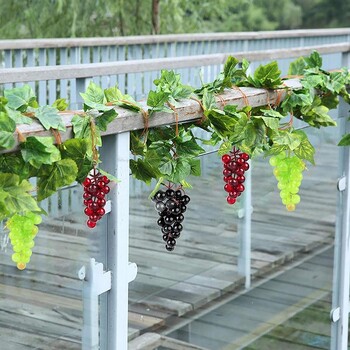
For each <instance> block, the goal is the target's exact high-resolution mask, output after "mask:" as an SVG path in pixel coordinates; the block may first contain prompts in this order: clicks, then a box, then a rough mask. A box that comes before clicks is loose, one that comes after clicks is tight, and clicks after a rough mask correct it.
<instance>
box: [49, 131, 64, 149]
mask: <svg viewBox="0 0 350 350" xmlns="http://www.w3.org/2000/svg"><path fill="white" fill-rule="evenodd" d="M50 130H51V132H52V134H53V136H54V138H55V141H56V144H57V145H61V144H62V138H61V134H60V132H59V131H58V130H57V129H53V128H51V129H50Z"/></svg>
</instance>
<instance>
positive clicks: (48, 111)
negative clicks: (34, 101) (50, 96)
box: [35, 106, 66, 131]
mask: <svg viewBox="0 0 350 350" xmlns="http://www.w3.org/2000/svg"><path fill="white" fill-rule="evenodd" d="M35 117H36V118H37V119H38V120H39V121H40V123H41V124H42V126H43V127H44V128H45V129H46V130H49V129H50V128H53V129H57V130H60V131H66V127H65V125H64V123H63V121H62V118H61V116H60V115H59V114H58V109H56V108H55V107H51V106H42V107H39V108H38V109H36V110H35Z"/></svg>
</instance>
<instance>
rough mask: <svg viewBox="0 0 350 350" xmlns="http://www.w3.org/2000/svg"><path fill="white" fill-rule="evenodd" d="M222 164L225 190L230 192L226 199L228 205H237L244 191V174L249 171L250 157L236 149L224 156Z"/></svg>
mask: <svg viewBox="0 0 350 350" xmlns="http://www.w3.org/2000/svg"><path fill="white" fill-rule="evenodd" d="M221 159H222V162H223V163H224V170H223V172H222V173H223V175H224V181H225V183H226V184H225V186H224V190H225V191H226V192H228V196H227V198H226V200H227V203H228V204H235V203H236V198H237V197H239V196H240V195H241V194H242V192H243V191H244V189H245V188H244V185H243V183H244V181H245V176H244V173H245V172H246V171H247V170H248V169H249V163H248V160H249V155H248V154H247V153H244V152H241V151H240V150H239V149H236V148H235V147H234V148H233V150H232V151H231V152H230V154H224V155H223V156H222V158H221Z"/></svg>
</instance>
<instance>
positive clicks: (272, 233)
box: [130, 128, 338, 350]
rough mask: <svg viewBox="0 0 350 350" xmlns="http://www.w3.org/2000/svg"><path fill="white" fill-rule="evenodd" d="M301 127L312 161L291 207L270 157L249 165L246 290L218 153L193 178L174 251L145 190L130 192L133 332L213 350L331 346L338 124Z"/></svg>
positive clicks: (234, 210)
mask: <svg viewBox="0 0 350 350" xmlns="http://www.w3.org/2000/svg"><path fill="white" fill-rule="evenodd" d="M307 132H308V133H309V136H310V138H311V139H312V142H313V143H314V145H315V146H316V148H317V152H316V164H317V165H316V166H315V167H314V166H311V165H310V166H308V169H307V170H306V171H305V172H304V180H303V184H302V187H301V189H300V195H301V203H300V204H298V205H297V209H296V211H295V212H292V213H291V212H288V211H287V210H286V209H285V207H284V206H283V205H282V203H281V200H280V197H279V191H278V189H277V186H276V184H277V183H276V180H275V179H274V177H273V175H272V168H271V166H270V165H269V164H268V161H267V160H266V159H257V160H255V161H254V162H253V172H252V182H253V185H252V197H253V207H254V211H253V214H252V250H251V254H252V287H251V288H250V289H249V290H245V289H244V276H241V275H240V274H239V272H238V268H237V262H238V256H239V254H240V253H241V251H240V249H241V247H240V243H239V242H240V234H243V232H244V227H243V226H242V225H243V220H241V219H239V218H238V217H240V215H241V212H240V206H239V205H238V206H234V207H230V206H228V205H227V204H226V200H225V192H224V191H223V181H222V178H221V171H222V165H221V161H220V159H219V158H218V156H217V155H216V154H211V155H208V156H205V157H204V159H203V174H202V176H201V177H200V178H196V179H193V181H192V185H193V189H192V190H189V191H188V193H189V195H190V196H191V198H192V199H191V202H190V203H189V205H188V211H187V212H186V213H185V214H186V215H185V220H184V231H183V233H182V234H181V237H180V238H179V239H178V243H177V245H176V248H175V250H174V251H173V252H171V253H169V252H166V251H165V250H164V244H163V242H162V237H161V233H160V230H159V227H157V224H156V220H157V217H158V216H157V215H158V214H157V213H156V211H154V209H153V208H152V207H153V204H152V202H150V201H149V200H148V199H147V194H148V193H149V191H150V190H149V189H148V188H145V189H142V191H141V189H140V190H139V191H138V193H139V194H138V195H134V196H133V198H132V201H131V234H130V247H131V248H130V255H131V256H130V260H131V261H133V262H136V263H137V264H138V266H139V274H138V276H137V278H136V280H135V281H134V282H132V283H131V284H130V312H131V315H132V316H131V318H130V327H131V329H133V330H134V333H133V337H135V336H137V335H139V334H141V333H145V332H147V331H154V330H156V331H157V330H158V332H160V333H161V334H163V335H164V336H166V337H170V338H173V339H174V340H175V339H176V340H181V341H184V342H186V343H188V344H192V345H196V346H198V347H203V348H205V349H213V350H219V349H225V350H226V349H227V350H228V349H249V350H252V349H259V350H261V349H268V348H269V349H270V350H273V349H282V348H283V349H293V350H294V349H296V350H299V349H314V348H315V349H319V348H324V349H329V344H330V321H329V312H330V310H331V288H332V272H333V240H334V223H335V203H336V195H337V192H336V186H335V184H336V179H337V160H338V148H337V147H336V146H335V145H334V141H333V140H336V139H337V138H336V136H335V135H336V132H337V130H336V128H335V130H334V132H333V131H328V132H326V131H325V132H320V130H317V131H313V130H307ZM320 135H321V136H320ZM141 193H142V194H141ZM241 205H242V204H241ZM237 214H238V215H237ZM188 346H189V345H188ZM170 348H171V347H170ZM184 348H186V347H184Z"/></svg>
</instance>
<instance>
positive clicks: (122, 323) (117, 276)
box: [0, 43, 350, 350]
mask: <svg viewBox="0 0 350 350" xmlns="http://www.w3.org/2000/svg"><path fill="white" fill-rule="evenodd" d="M327 47H328V48H327ZM327 47H318V48H320V49H321V50H324V51H323V53H324V54H327V53H334V52H339V53H341V55H342V63H343V65H345V66H349V65H350V62H349V44H348V43H343V44H340V45H338V46H330V45H329V46H327ZM305 50H308V52H307V53H309V52H310V48H307V49H305ZM337 50H338V51H337ZM282 52H283V54H282ZM249 54H250V53H245V57H248V58H249ZM270 54H271V55H276V56H275V58H277V57H278V54H281V57H283V58H286V57H295V56H299V55H301V54H306V52H303V51H301V50H300V49H298V50H292V49H289V50H282V51H278V50H276V51H273V52H270ZM253 55H255V53H253V54H252V56H251V57H254V56H253ZM256 55H257V56H256V58H257V59H259V60H262V59H267V58H268V57H267V56H266V55H265V56H264V53H263V52H260V53H259V54H256ZM282 55H283V56H282ZM207 58H208V57H207ZM185 59H187V58H185ZM215 59H217V60H218V62H220V63H221V62H222V59H223V56H222V55H220V57H216V58H215ZM174 61H176V60H174ZM215 62H216V61H215ZM174 64H175V63H174ZM186 64H188V62H187V63H186ZM203 64H204V61H203ZM150 67H151V66H150ZM71 68H72V67H71ZM167 68H170V67H167ZM43 69H44V70H45V69H51V68H50V67H47V68H43ZM28 70H30V68H28ZM7 72H8V70H7V69H3V70H0V79H1V77H2V76H5V75H6V74H8V73H7ZM13 73H14V74H17V73H16V72H15V71H13ZM2 74H4V75H2ZM22 79H24V78H22ZM81 79H86V77H82V78H81ZM290 84H291V86H292V87H293V86H294V87H296V86H297V85H295V84H297V83H295V81H294V82H293V81H291V82H290ZM242 90H243V91H244V93H245V94H246V95H247V98H248V101H249V104H250V105H252V106H260V105H265V104H266V103H267V101H269V102H270V103H273V101H274V99H275V98H276V96H277V95H276V93H275V92H268V91H266V90H260V89H252V88H246V89H244V88H242ZM222 98H223V100H224V101H225V103H231V104H237V105H238V106H241V107H243V106H244V105H245V104H246V101H245V100H244V99H243V97H242V95H241V93H240V92H238V91H227V92H226V93H225V94H224V95H223V96H222ZM282 98H283V97H282ZM201 112H202V111H201V109H200V106H199V105H198V104H197V103H196V102H194V101H192V100H188V101H184V102H183V103H182V104H181V105H180V106H179V108H178V116H179V121H180V122H185V121H188V120H193V119H196V118H200V117H201ZM345 112H346V108H345V105H344V106H343V107H342V109H341V113H345ZM118 113H119V117H118V118H117V119H116V120H115V121H114V122H113V123H112V124H111V126H110V128H109V129H108V132H107V133H105V136H104V146H103V147H102V148H101V154H102V158H104V159H108V162H105V163H106V164H108V167H109V168H110V169H109V168H108V169H106V170H109V172H111V173H113V174H114V175H116V176H117V177H118V178H119V179H122V180H123V186H118V189H117V190H114V192H113V191H112V193H111V202H112V203H111V212H110V213H109V214H108V215H107V236H108V250H107V252H106V255H107V265H106V269H107V270H108V271H111V289H110V290H109V291H108V301H107V303H108V308H105V309H106V310H108V311H107V313H106V315H104V314H101V318H103V320H101V323H102V324H104V325H106V329H107V342H106V343H107V345H106V346H107V348H108V350H112V349H113V350H115V349H116V348H117V349H120V350H125V349H127V296H128V287H127V285H128V282H129V281H130V280H131V275H132V273H133V272H130V269H129V262H128V225H129V223H128V220H129V219H128V210H129V207H128V198H129V192H128V191H129V186H128V185H127V184H128V181H129V167H128V160H129V130H134V129H142V128H143V126H144V124H143V118H142V116H141V115H139V116H135V114H131V113H130V112H128V111H125V110H120V109H119V110H118ZM71 117H72V114H67V115H65V116H64V120H65V123H66V126H67V132H66V133H63V134H62V139H63V140H65V139H68V138H70V137H72V131H71V127H70V118H71ZM173 118H174V117H173V116H172V115H171V114H168V113H164V114H161V113H160V114H157V115H156V116H155V117H154V118H152V119H151V120H150V125H149V126H150V127H154V126H158V125H167V124H171V123H173V122H174V119H173ZM125 125H126V126H125ZM19 128H20V131H21V132H22V133H23V134H24V135H25V136H28V135H31V134H37V135H38V134H39V135H44V134H45V133H47V132H46V131H44V130H43V128H42V127H41V126H40V125H39V124H36V123H33V124H32V125H31V126H30V129H29V127H28V126H20V127H19ZM107 134H108V135H109V136H108V135H107ZM343 159H344V162H343V168H342V170H341V176H342V179H341V181H340V183H339V184H340V185H339V186H340V187H339V188H340V189H341V191H340V194H339V206H338V213H341V214H339V218H338V222H337V238H336V245H337V249H338V250H337V252H338V254H336V258H335V273H334V276H335V278H334V286H337V287H338V288H335V293H334V299H333V307H334V311H333V313H332V319H333V327H332V332H333V333H332V334H333V336H332V342H333V344H332V349H333V350H343V349H344V350H345V349H347V336H346V335H345V334H347V330H348V323H347V317H348V300H349V285H348V275H349V264H344V261H348V259H349V254H350V251H349V236H350V233H349V220H348V218H349V200H350V194H349V186H350V185H349V171H350V169H349V167H348V164H349V150H348V149H347V150H343ZM116 172H117V173H116ZM342 183H345V184H346V185H345V186H343V187H342V185H341V184H342ZM247 203H248V204H249V200H248V201H247ZM246 209H247V208H246ZM246 220H249V216H246ZM247 227H248V228H249V226H247ZM249 234H250V233H249V232H246V235H247V236H246V237H245V239H246V241H245V243H244V242H243V243H242V245H244V244H247V245H248V246H246V247H245V248H247V247H249V244H250V241H249ZM241 250H242V247H241ZM242 252H243V250H242ZM242 252H241V253H242ZM242 258H243V260H241V261H243V262H244V263H245V264H246V263H247V262H248V261H249V260H250V259H249V252H248V255H246V256H245V257H244V255H243V257H242ZM248 268H249V266H248V267H247V265H245V267H244V266H243V267H242V269H243V270H245V271H246V272H247V270H248ZM85 283H86V284H87V287H85V288H91V285H90V284H89V283H91V280H87V281H86V282H85ZM338 315H339V316H338ZM94 324H96V323H94ZM85 326H86V327H88V326H91V322H90V324H86V325H85ZM88 331H89V332H90V333H91V332H94V330H92V329H89V330H88ZM91 339H92V338H90V340H89V338H87V339H85V340H84V341H85V344H84V346H85V347H86V348H89V346H90V348H91V346H92V343H86V342H88V341H91V342H92V341H95V342H96V339H95V338H93V340H91ZM94 346H95V344H94Z"/></svg>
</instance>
